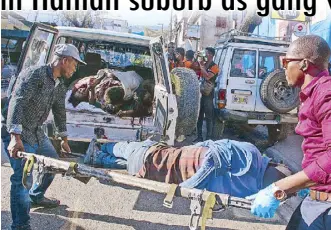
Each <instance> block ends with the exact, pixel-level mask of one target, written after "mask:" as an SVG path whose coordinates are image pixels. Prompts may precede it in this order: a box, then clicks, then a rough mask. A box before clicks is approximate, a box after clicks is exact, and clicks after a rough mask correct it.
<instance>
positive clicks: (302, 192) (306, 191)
mask: <svg viewBox="0 0 331 230" xmlns="http://www.w3.org/2000/svg"><path fill="white" fill-rule="evenodd" d="M309 192H310V189H309V188H305V189H301V190H300V191H299V192H297V194H298V196H299V197H300V198H302V199H304V198H305V197H306V196H307V195H308V194H309Z"/></svg>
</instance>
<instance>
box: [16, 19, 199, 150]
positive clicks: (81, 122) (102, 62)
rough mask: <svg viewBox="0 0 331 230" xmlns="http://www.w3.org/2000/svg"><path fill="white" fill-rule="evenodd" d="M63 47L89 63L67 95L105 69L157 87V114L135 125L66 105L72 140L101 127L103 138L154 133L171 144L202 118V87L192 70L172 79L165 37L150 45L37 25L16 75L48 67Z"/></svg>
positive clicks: (118, 35)
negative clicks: (74, 49) (57, 47)
mask: <svg viewBox="0 0 331 230" xmlns="http://www.w3.org/2000/svg"><path fill="white" fill-rule="evenodd" d="M59 43H72V44H74V45H76V46H77V47H78V48H79V50H80V52H81V53H80V54H81V55H84V60H85V62H86V63H87V65H86V66H78V68H77V71H76V73H75V74H74V75H73V77H72V79H71V80H70V81H69V82H67V85H68V91H69V90H70V89H72V86H73V84H74V83H75V80H77V79H80V78H83V77H86V76H90V75H96V74H97V72H98V71H99V70H100V69H104V68H109V69H113V70H116V71H119V72H121V71H122V72H126V71H135V72H136V73H138V74H139V75H140V76H141V77H142V78H143V79H148V80H152V81H154V83H155V88H154V100H155V103H154V106H153V108H152V109H153V115H152V116H151V117H147V118H145V121H144V122H138V123H136V124H135V122H134V121H135V120H132V119H131V120H130V119H127V118H123V119H122V118H119V117H117V116H114V115H110V114H108V113H106V112H104V111H102V110H101V111H100V109H99V110H98V109H96V108H95V109H93V110H92V111H91V110H89V111H86V110H85V109H83V110H80V111H77V110H73V107H72V106H71V107H70V106H68V100H66V110H67V129H68V133H69V138H72V139H74V140H77V139H80V140H82V139H88V140H90V139H91V138H93V137H94V135H95V133H94V132H96V130H100V129H98V128H103V131H104V133H103V134H104V135H105V136H107V137H108V139H110V140H112V141H123V140H129V141H136V140H142V139H144V138H146V137H147V136H150V134H151V133H153V134H155V135H156V136H158V137H161V138H162V139H163V141H165V142H167V144H169V145H173V144H174V143H175V140H176V139H178V137H182V136H183V135H186V134H187V133H192V132H193V130H194V128H195V124H196V120H197V117H198V108H199V96H200V95H199V82H198V80H197V79H196V77H194V76H195V73H194V72H193V71H192V70H188V69H184V68H178V69H175V70H174V71H172V73H171V75H170V73H169V68H168V59H167V58H166V55H165V52H164V50H163V40H162V37H160V38H155V39H154V40H152V39H151V38H148V37H144V36H139V35H133V34H128V33H119V32H113V31H106V30H98V29H87V28H74V27H52V26H48V25H43V24H40V23H35V24H34V25H33V26H32V28H31V31H30V34H29V36H28V39H27V42H26V45H25V47H24V50H23V52H22V54H21V57H20V60H19V63H18V67H17V75H18V74H19V72H20V71H21V70H22V69H23V68H28V67H31V66H35V65H41V64H45V63H48V62H50V61H51V60H52V54H53V52H52V51H53V49H54V46H55V45H56V44H59ZM40 45H42V49H41V48H40ZM82 47H84V50H83V49H82ZM17 75H16V76H17ZM13 79H16V78H13ZM68 94H69V92H68ZM67 96H68V95H67ZM67 99H68V97H67ZM187 104H188V105H187ZM187 116H190V118H187ZM49 120H50V122H49V123H48V125H46V127H47V128H48V129H46V130H45V131H47V132H48V135H49V136H52V135H53V132H52V131H51V130H52V123H51V120H52V119H49ZM88 140H87V141H88Z"/></svg>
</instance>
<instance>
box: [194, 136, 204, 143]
mask: <svg viewBox="0 0 331 230" xmlns="http://www.w3.org/2000/svg"><path fill="white" fill-rule="evenodd" d="M198 142H203V138H202V137H200V136H198V137H197V138H196V139H195V140H193V143H198Z"/></svg>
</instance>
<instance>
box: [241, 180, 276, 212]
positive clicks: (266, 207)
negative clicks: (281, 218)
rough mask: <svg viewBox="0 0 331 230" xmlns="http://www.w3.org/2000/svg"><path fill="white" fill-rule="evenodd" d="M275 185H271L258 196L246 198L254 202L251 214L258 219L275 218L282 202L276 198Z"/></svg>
mask: <svg viewBox="0 0 331 230" xmlns="http://www.w3.org/2000/svg"><path fill="white" fill-rule="evenodd" d="M274 188H275V185H274V184H271V185H269V186H268V187H266V188H265V189H263V190H261V191H259V192H258V193H257V194H254V195H251V196H249V197H246V199H248V200H253V204H252V207H251V213H252V214H253V215H255V216H257V217H262V218H273V217H274V215H275V213H276V210H277V208H278V207H279V205H280V201H279V200H277V199H276V198H275V197H274Z"/></svg>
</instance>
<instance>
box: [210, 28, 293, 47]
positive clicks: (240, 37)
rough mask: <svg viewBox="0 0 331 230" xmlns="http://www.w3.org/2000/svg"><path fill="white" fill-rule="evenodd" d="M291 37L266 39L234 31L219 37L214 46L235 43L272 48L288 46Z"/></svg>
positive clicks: (265, 37)
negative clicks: (270, 46) (269, 46)
mask: <svg viewBox="0 0 331 230" xmlns="http://www.w3.org/2000/svg"><path fill="white" fill-rule="evenodd" d="M290 39H291V37H289V36H286V37H267V36H261V35H258V34H253V33H245V32H241V31H238V30H236V29H232V30H229V31H228V32H225V33H223V34H221V35H220V39H219V40H217V42H216V45H220V44H223V45H226V44H228V43H230V42H235V43H254V44H260V45H272V46H289V45H290V42H289V41H290Z"/></svg>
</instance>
